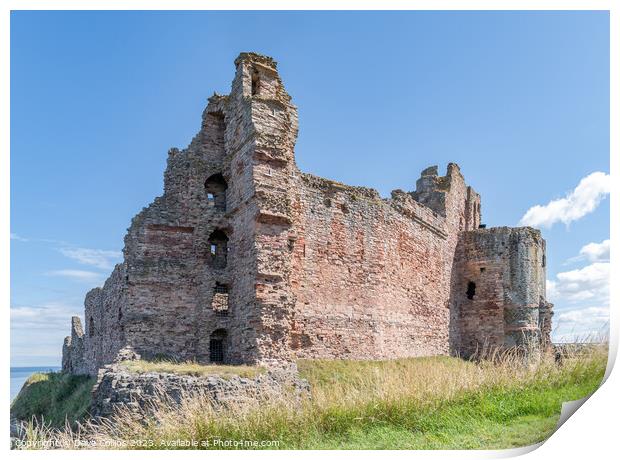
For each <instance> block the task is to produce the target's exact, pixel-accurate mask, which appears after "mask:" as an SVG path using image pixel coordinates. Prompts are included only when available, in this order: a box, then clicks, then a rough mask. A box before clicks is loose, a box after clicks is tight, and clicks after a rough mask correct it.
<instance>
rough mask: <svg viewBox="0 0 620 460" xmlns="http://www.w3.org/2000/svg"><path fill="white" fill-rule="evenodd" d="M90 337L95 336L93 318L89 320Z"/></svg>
mask: <svg viewBox="0 0 620 460" xmlns="http://www.w3.org/2000/svg"><path fill="white" fill-rule="evenodd" d="M88 335H89V336H91V337H94V336H95V320H94V319H93V317H92V316H91V317H90V319H89V320H88Z"/></svg>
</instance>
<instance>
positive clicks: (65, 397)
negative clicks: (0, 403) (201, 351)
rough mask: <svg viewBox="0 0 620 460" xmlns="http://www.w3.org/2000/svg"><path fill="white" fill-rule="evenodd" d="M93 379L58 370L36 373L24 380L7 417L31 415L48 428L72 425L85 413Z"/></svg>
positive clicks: (27, 419)
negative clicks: (48, 426)
mask: <svg viewBox="0 0 620 460" xmlns="http://www.w3.org/2000/svg"><path fill="white" fill-rule="evenodd" d="M94 384H95V379H94V378H91V377H88V376H75V375H68V374H62V373H60V372H48V373H37V374H33V375H31V376H30V377H29V378H28V380H26V382H25V383H24V386H23V387H22V389H21V391H20V392H19V394H18V395H17V396H16V398H15V399H14V400H13V402H12V403H11V417H12V418H15V419H17V420H24V421H29V420H32V418H33V417H34V418H36V419H37V420H39V421H41V420H43V422H44V423H45V424H46V425H51V426H52V427H64V425H65V421H68V422H69V423H70V424H74V423H75V422H76V421H78V420H81V419H82V418H83V417H84V416H86V415H87V413H88V409H89V407H90V401H91V395H90V392H91V391H92V389H93V386H94Z"/></svg>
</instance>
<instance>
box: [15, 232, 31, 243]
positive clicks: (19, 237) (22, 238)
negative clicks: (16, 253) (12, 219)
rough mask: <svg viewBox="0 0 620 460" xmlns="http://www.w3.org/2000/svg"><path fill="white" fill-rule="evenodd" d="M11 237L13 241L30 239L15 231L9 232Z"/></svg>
mask: <svg viewBox="0 0 620 460" xmlns="http://www.w3.org/2000/svg"><path fill="white" fill-rule="evenodd" d="M11 239H12V240H15V241H22V242H26V241H30V240H29V239H28V238H24V237H22V236H19V235H18V234H17V233H11Z"/></svg>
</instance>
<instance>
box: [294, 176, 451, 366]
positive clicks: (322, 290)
mask: <svg viewBox="0 0 620 460" xmlns="http://www.w3.org/2000/svg"><path fill="white" fill-rule="evenodd" d="M304 178H305V179H304V180H301V181H300V187H301V189H300V194H299V197H298V199H299V202H298V206H299V211H300V212H299V220H298V221H297V222H296V227H297V228H298V232H299V236H298V239H297V241H296V242H295V245H294V251H293V266H294V271H293V275H292V277H291V285H292V289H293V291H294V293H295V296H296V304H295V315H294V319H293V326H292V333H291V347H292V348H293V350H295V351H296V354H297V356H298V357H322V358H352V359H378V358H384V359H385V358H393V357H399V356H420V355H433V354H445V353H448V320H449V313H448V309H447V307H446V298H447V297H446V296H447V290H448V287H447V285H446V283H445V279H444V257H443V254H444V246H445V244H446V236H445V234H444V235H442V234H441V233H442V232H443V230H444V225H443V219H440V218H439V217H438V216H437V217H435V222H433V224H434V225H436V228H437V230H438V231H431V230H430V229H429V227H428V226H425V225H423V224H421V223H420V222H417V221H414V220H412V219H411V218H410V217H407V216H404V215H403V214H401V213H400V212H398V211H396V210H395V209H394V208H393V207H392V206H390V205H389V204H388V203H386V202H385V201H383V200H381V199H380V197H378V196H377V195H376V192H374V193H373V192H372V191H369V190H367V189H355V188H352V187H341V186H338V185H337V184H333V183H330V182H329V181H324V180H312V178H311V177H309V176H304Z"/></svg>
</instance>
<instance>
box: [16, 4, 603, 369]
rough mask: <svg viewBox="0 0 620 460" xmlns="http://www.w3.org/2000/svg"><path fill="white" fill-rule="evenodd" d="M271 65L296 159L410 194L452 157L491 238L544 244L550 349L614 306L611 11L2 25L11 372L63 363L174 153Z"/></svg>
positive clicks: (67, 18)
mask: <svg viewBox="0 0 620 460" xmlns="http://www.w3.org/2000/svg"><path fill="white" fill-rule="evenodd" d="M242 51H255V52H259V53H262V54H267V55H270V56H273V57H274V58H275V59H276V60H277V61H278V62H279V72H280V75H281V77H282V79H283V81H284V84H285V86H286V88H287V90H288V92H289V93H290V94H291V96H292V97H293V102H294V103H295V104H296V105H297V106H298V108H299V123H300V130H299V138H298V142H297V146H296V159H297V164H298V166H299V167H300V168H301V169H302V170H303V171H306V172H310V173H313V174H317V175H320V176H324V177H328V178H331V179H335V180H338V181H341V182H345V183H348V184H351V185H364V186H369V187H373V188H376V189H377V190H378V191H379V192H380V193H381V195H382V196H384V197H387V196H389V193H390V191H391V190H393V189H398V188H400V189H404V190H414V189H415V181H416V179H417V178H418V177H419V174H420V172H421V171H422V170H423V169H424V168H426V167H427V166H430V165H435V164H436V165H439V167H440V171H441V172H442V173H445V168H446V165H447V163H449V162H456V163H458V164H459V165H460V167H461V171H462V173H463V174H464V176H465V179H466V181H467V182H468V184H470V185H472V186H473V187H474V188H475V189H476V191H477V192H479V193H480V194H481V195H482V213H483V222H484V223H486V224H487V226H489V227H490V226H501V225H508V226H517V225H532V226H535V227H537V228H540V229H541V230H542V232H543V236H544V237H545V238H546V240H547V268H548V273H547V279H548V285H547V294H548V297H549V299H550V300H551V301H553V302H554V303H555V316H554V339H555V340H574V339H575V338H584V337H589V336H592V335H593V334H595V335H596V334H600V333H604V331H605V328H606V324H607V321H608V309H609V286H608V283H609V198H608V195H609V187H610V179H609V16H608V13H606V12H390V13H388V12H311V13H310V12H61V11H58V12H19V11H18V12H13V13H12V15H11V304H10V309H11V365H12V366H36V365H57V364H59V362H60V355H61V347H62V340H63V338H64V337H65V336H66V335H69V333H70V317H71V316H72V315H75V314H79V315H82V314H83V299H84V295H85V294H86V292H88V290H90V289H92V288H93V287H95V286H98V285H101V284H102V283H103V281H104V280H105V278H106V277H107V276H108V275H109V274H110V272H111V270H112V267H113V265H114V264H115V263H118V262H120V261H121V251H122V247H123V237H124V235H125V232H126V229H127V227H128V226H129V224H130V220H131V218H132V217H133V216H134V215H135V214H136V213H137V212H138V211H139V210H141V209H142V207H144V206H147V205H148V204H149V203H150V202H152V200H153V199H154V198H155V197H156V196H159V195H161V194H162V190H163V171H164V169H165V163H166V157H167V151H168V149H169V148H170V147H178V148H184V147H186V146H187V145H188V144H189V142H190V141H191V139H192V137H193V135H194V134H196V132H197V131H198V130H199V128H200V121H201V113H202V111H203V109H204V107H205V106H206V103H207V98H208V97H209V96H211V95H212V94H213V92H214V91H216V92H218V93H223V94H225V93H228V92H229V91H230V84H231V81H232V78H233V75H234V65H233V61H234V59H235V58H236V57H237V55H238V54H239V53H240V52H242Z"/></svg>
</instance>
